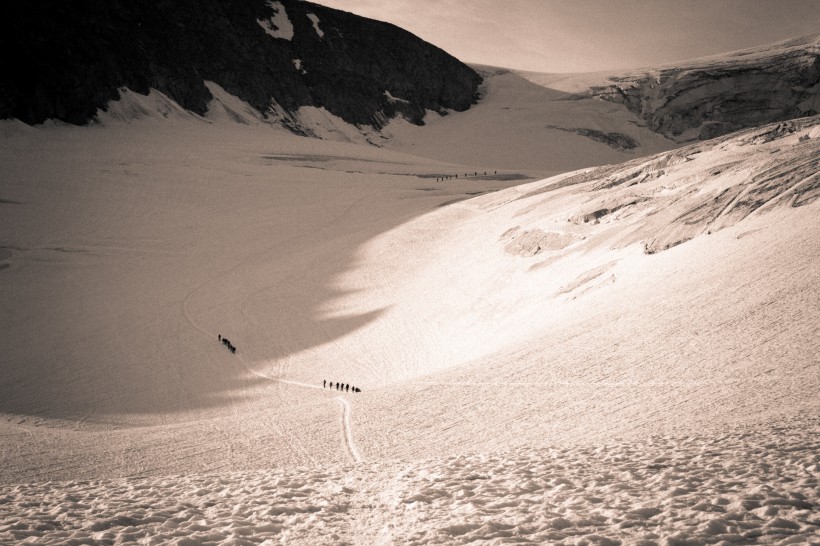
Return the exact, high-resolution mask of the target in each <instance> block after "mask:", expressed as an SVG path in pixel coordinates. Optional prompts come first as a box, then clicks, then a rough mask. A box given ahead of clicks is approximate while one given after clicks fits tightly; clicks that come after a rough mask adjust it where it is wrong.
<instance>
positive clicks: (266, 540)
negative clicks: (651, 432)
mask: <svg viewBox="0 0 820 546" xmlns="http://www.w3.org/2000/svg"><path fill="white" fill-rule="evenodd" d="M818 438H820V423H819V422H818V420H817V419H816V417H815V418H813V419H802V420H798V421H794V422H790V423H787V424H781V425H771V426H768V427H759V428H748V429H742V428H738V429H735V430H731V431H727V432H725V433H723V434H720V435H716V436H697V435H696V436H683V437H677V436H668V437H650V438H647V439H646V440H645V441H643V442H640V443H631V442H621V443H611V444H606V445H597V446H590V447H553V448H538V449H532V448H526V449H518V450H513V451H506V452H499V453H486V454H466V455H460V456H452V457H449V458H445V459H442V460H430V461H422V462H418V463H399V462H394V463H389V462H384V463H374V464H366V465H357V466H339V465H334V466H331V467H327V468H301V469H299V468H297V469H275V470H267V471H258V472H229V473H220V474H189V475H184V476H165V477H161V478H154V477H151V478H149V477H131V478H124V479H117V480H91V481H70V482H45V483H42V482H40V483H30V484H20V485H6V486H2V487H0V541H2V542H3V543H9V544H11V543H20V542H24V541H26V542H27V543H37V544H127V543H150V544H178V545H193V544H202V545H209V544H225V545H227V544H234V545H243V544H397V545H398V544H402V545H404V544H407V545H414V544H416V545H421V544H468V543H469V544H499V543H526V544H533V543H535V544H547V543H549V544H567V545H569V544H588V545H599V546H616V545H620V544H641V545H643V546H651V545H669V546H671V545H687V546H695V545H701V544H784V545H785V544H808V543H814V542H816V540H817V537H818V533H820V518H818V512H817V509H818V503H819V502H820V497H819V496H818V487H820V481H819V480H820V455H818V452H819V451H820V442H818Z"/></svg>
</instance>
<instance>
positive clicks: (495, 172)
mask: <svg viewBox="0 0 820 546" xmlns="http://www.w3.org/2000/svg"><path fill="white" fill-rule="evenodd" d="M493 174H498V171H493ZM473 176H487V171H484V174H483V175H480V174H478V171H474V172H473ZM453 178H458V175H457V174H456V175H449V176H440V177H438V178H436V182H443V181H444V180H452V179H453ZM464 178H470V173H464Z"/></svg>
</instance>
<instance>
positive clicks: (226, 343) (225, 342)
mask: <svg viewBox="0 0 820 546" xmlns="http://www.w3.org/2000/svg"><path fill="white" fill-rule="evenodd" d="M217 339H219V341H221V342H222V345H224V346H225V347H227V348H228V350H229V351H230V352H231V353H234V354H236V347H234V346H233V344H232V343H231V342H230V341H229V340H228V338H226V337H222V334H219V336H218V338H217Z"/></svg>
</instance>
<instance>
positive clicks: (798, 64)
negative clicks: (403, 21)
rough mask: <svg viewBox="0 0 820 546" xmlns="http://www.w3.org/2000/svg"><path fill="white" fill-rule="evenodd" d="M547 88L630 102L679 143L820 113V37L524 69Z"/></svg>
mask: <svg viewBox="0 0 820 546" xmlns="http://www.w3.org/2000/svg"><path fill="white" fill-rule="evenodd" d="M521 75H522V76H523V77H525V78H527V79H529V80H530V81H533V82H536V83H539V84H541V85H545V86H547V87H550V88H553V89H558V90H563V91H567V92H573V93H578V94H580V95H581V96H592V97H598V98H600V99H603V100H605V101H609V102H614V103H616V104H622V105H624V106H625V107H626V108H627V109H628V110H629V111H630V112H633V113H635V114H636V115H637V116H638V117H639V118H640V119H641V120H642V123H643V124H644V125H645V126H646V127H647V128H649V129H651V130H653V131H656V132H658V133H660V134H662V135H664V136H666V137H667V138H670V139H673V140H675V141H678V142H689V141H692V140H698V139H700V140H704V139H709V138H713V137H716V136H719V135H723V134H726V133H729V132H732V131H736V130H738V129H742V128H746V127H757V126H760V125H763V124H766V123H771V122H775V121H784V120H788V119H794V118H799V117H803V116H811V115H814V114H817V113H818V111H820V98H819V97H820V35H811V36H803V37H800V38H794V39H791V40H786V41H783V42H778V43H774V44H770V45H766V46H760V47H756V48H751V49H746V50H741V51H736V52H732V53H726V54H722V55H715V56H711V57H705V58H701V59H694V60H691V61H688V62H677V63H674V64H669V65H667V66H661V67H657V68H648V69H644V70H633V71H626V72H622V73H617V74H605V73H597V74H577V75H572V74H570V75H560V74H535V73H521Z"/></svg>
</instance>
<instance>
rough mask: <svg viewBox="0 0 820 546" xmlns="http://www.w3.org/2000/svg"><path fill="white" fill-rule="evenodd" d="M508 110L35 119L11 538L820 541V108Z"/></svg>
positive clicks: (14, 420)
mask: <svg viewBox="0 0 820 546" xmlns="http://www.w3.org/2000/svg"><path fill="white" fill-rule="evenodd" d="M522 82H523V83H522ZM484 90H485V92H486V97H485V100H484V101H483V102H482V103H480V104H479V105H478V106H476V108H474V109H471V110H468V111H467V112H465V113H461V114H452V115H450V116H443V117H441V118H438V119H431V120H430V123H428V125H427V126H426V127H423V128H419V127H415V126H409V125H405V124H402V123H401V122H394V123H392V124H390V125H388V126H387V127H386V128H385V134H390V135H391V138H393V139H394V140H393V141H391V142H390V143H389V144H387V145H386V146H385V147H384V148H378V147H374V146H371V145H367V144H357V143H354V142H345V141H344V140H351V139H349V138H340V139H339V140H337V141H331V140H317V139H309V138H303V137H298V136H295V135H292V134H289V133H287V132H286V131H283V130H276V129H273V128H271V126H270V125H268V124H265V123H256V122H255V121H254V119H255V118H254V112H252V111H251V110H250V109H247V108H245V106H243V105H242V104H241V103H239V102H238V101H236V102H233V103H232V102H231V99H230V97H228V96H226V95H220V89H218V88H214V89H212V91H214V95H215V97H217V103H218V104H212V107H213V109H212V110H211V111H210V112H209V114H208V115H206V116H205V118H200V117H197V116H192V115H190V113H188V112H185V111H184V110H182V109H180V108H178V107H175V106H174V104H173V103H170V102H168V101H166V100H165V99H164V98H163V97H161V96H158V95H156V94H152V95H150V96H148V97H143V96H137V95H129V96H126V97H125V99H124V100H123V101H121V102H120V103H119V105H112V108H109V111H108V112H107V113H106V114H101V115H100V116H99V123H98V124H97V125H92V126H90V127H68V126H62V125H54V124H47V125H46V126H40V127H36V128H32V127H29V126H26V125H23V124H21V123H18V122H13V121H4V122H1V124H0V166H1V167H0V280H2V282H0V301H2V307H1V308H0V332H2V334H0V335H1V336H2V337H1V339H2V341H3V347H4V351H3V353H4V354H3V358H2V372H3V373H2V377H0V416H2V419H0V468H1V469H2V470H0V542H2V543H10V544H11V543H19V542H24V541H28V542H30V543H38V544H39V543H42V544H52V543H54V544H91V543H94V544H127V543H145V544H155V543H156V544H164V543H175V544H258V543H268V544H278V543H284V544H293V543H297V544H430V543H432V544H446V543H476V542H477V543H507V542H520V543H564V544H602V545H603V544H647V545H648V544H670V545H672V544H717V543H723V544H732V543H740V544H746V543H761V544H764V543H766V544H767V543H772V544H774V543H779V544H798V543H816V542H817V540H818V533H820V518H818V512H817V510H818V505H819V504H820V484H819V483H818V478H820V466H818V465H820V457H819V456H818V454H817V453H818V440H817V438H818V432H819V431H820V429H818V417H820V414H819V413H818V409H820V398H818V396H817V392H820V359H819V358H818V355H820V268H818V267H817V263H818V258H820V237H818V228H819V227H820V219H818V218H820V215H818V212H820V209H818V207H820V200H818V197H820V178H818V171H820V169H818V166H819V165H820V117H817V116H815V117H812V118H803V119H799V120H793V121H787V122H781V123H778V124H772V125H768V126H765V127H761V128H757V129H748V130H745V131H742V132H739V133H734V134H731V135H726V136H723V137H720V138H718V139H714V140H709V141H703V142H698V143H695V144H690V145H688V146H686V147H681V148H677V149H674V150H669V148H671V147H672V143H670V142H664V141H663V140H662V139H661V137H659V136H658V135H656V134H654V133H651V132H649V131H647V130H645V129H642V128H640V127H637V126H636V127H632V126H631V125H630V123H631V122H630V121H629V119H628V113H626V112H625V111H620V110H618V107H617V106H615V105H612V104H609V103H605V104H604V103H600V104H599V103H595V102H594V100H593V99H586V100H585V101H581V100H577V101H569V102H566V101H563V99H562V98H561V97H562V95H561V93H559V92H558V91H554V90H552V91H551V90H545V89H544V88H539V87H538V86H535V85H534V84H532V85H530V84H528V83H527V82H526V81H525V80H523V79H522V78H520V77H519V76H516V75H514V74H508V73H504V72H499V73H496V74H494V75H493V76H492V77H491V78H488V81H487V83H486V87H485V89H484ZM516 97H518V98H516ZM220 101H221V102H220ZM567 105H570V106H567ZM135 113H137V114H138V115H135ZM135 117H136V118H138V119H134V118H135ZM547 118H549V119H552V120H554V123H555V125H554V127H553V128H549V129H547V131H546V132H544V131H542V132H541V133H539V135H541V137H540V140H538V141H537V142H536V141H534V140H535V139H533V141H531V142H528V141H526V139H522V137H521V133H519V134H517V135H516V133H515V131H514V129H515V127H519V129H520V127H522V126H525V127H531V128H533V130H534V128H535V127H536V126H537V125H538V124H542V121H543V120H544V119H547ZM504 120H506V121H504ZM237 121H239V122H240V123H237ZM505 123H506V125H504V124H505ZM528 123H530V124H531V125H529V126H528V125H527V124H528ZM573 123H574V124H576V125H577V127H576V126H575V125H572V124H573ZM624 127H630V128H629V129H623V128H624ZM578 128H582V129H589V128H594V129H595V130H596V131H598V133H600V134H615V132H616V130H617V131H627V132H629V133H630V134H629V135H626V136H627V137H628V138H629V139H635V140H637V141H640V142H641V146H639V147H637V148H635V149H630V150H617V149H615V148H613V147H612V146H611V145H607V144H604V143H601V142H600V141H597V140H595V139H594V138H590V136H589V135H590V134H591V133H584V134H581V133H575V134H571V131H570V129H572V130H575V129H578ZM542 129H543V127H542ZM493 130H497V131H496V132H495V133H493V134H489V133H491V132H492V131H493ZM598 133H593V136H594V135H597V134H598ZM619 134H620V133H619ZM513 137H515V138H516V139H518V140H517V141H514V140H512V139H513ZM567 139H568V140H567ZM505 143H506V144H507V145H508V146H510V148H505V147H504V146H505ZM568 143H569V144H568ZM448 146H449V147H448ZM510 150H512V152H511V151H510ZM655 152H658V153H657V154H655V155H651V154H653V153H655ZM623 159H628V160H629V161H627V162H625V163H622V161H623ZM605 163H610V164H609V165H604V166H599V167H596V166H593V167H589V168H586V169H583V170H581V171H573V172H565V171H567V170H568V169H569V168H575V167H579V166H584V165H602V164H605ZM516 165H518V168H516ZM551 172H562V173H563V174H559V175H557V176H555V177H551V178H546V179H542V178H543V175H544V173H551ZM466 174H469V176H468V177H465V175H466ZM456 175H457V176H458V177H457V178H456ZM223 336H224V337H225V338H228V339H229V340H230V343H232V344H233V345H234V346H235V347H236V349H237V350H236V352H235V353H232V352H231V351H229V350H228V349H227V348H226V346H225V345H224V344H223V343H221V342H220V338H221V337H223ZM326 381H329V382H332V383H333V384H334V385H333V386H332V387H331V388H328V387H326V386H325V384H324V382H326ZM336 382H341V383H342V384H346V385H349V386H350V387H358V388H360V389H361V391H362V392H354V391H353V390H352V389H345V390H339V389H337V388H336V387H335V383H336Z"/></svg>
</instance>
